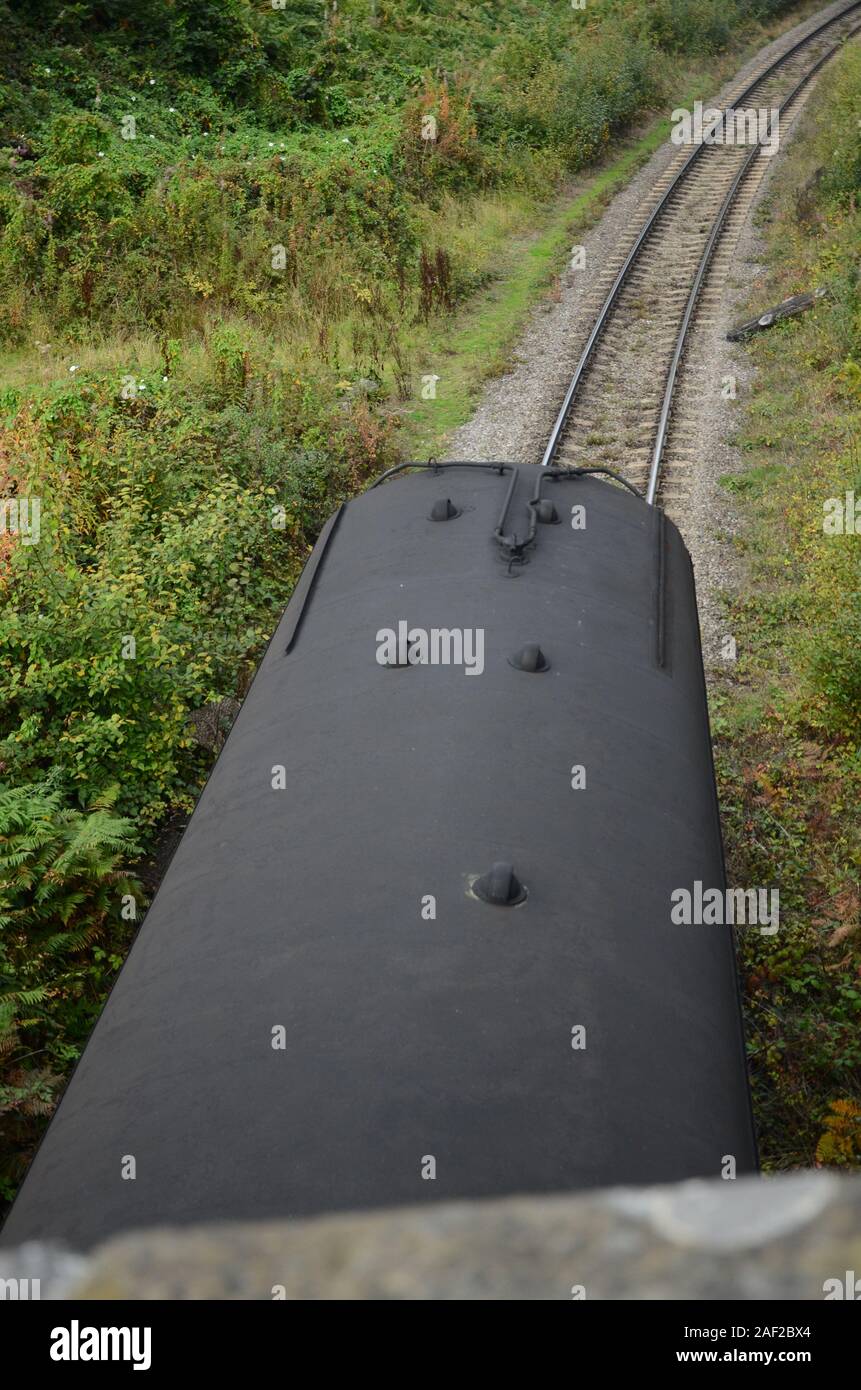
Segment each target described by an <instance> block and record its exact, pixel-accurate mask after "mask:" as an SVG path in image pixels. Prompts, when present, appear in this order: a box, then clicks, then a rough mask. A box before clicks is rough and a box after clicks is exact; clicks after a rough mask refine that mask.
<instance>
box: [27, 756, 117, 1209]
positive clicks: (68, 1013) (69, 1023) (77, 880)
mask: <svg viewBox="0 0 861 1390" xmlns="http://www.w3.org/2000/svg"><path fill="white" fill-rule="evenodd" d="M116 796H117V789H116V788H115V787H112V788H109V789H108V791H107V792H106V793H103V794H102V796H101V797H100V798H99V800H98V802H97V803H95V804H94V805H92V806H91V807H90V808H89V809H88V810H85V811H82V810H79V809H77V808H75V807H72V806H69V805H67V804H66V802H65V800H64V797H63V793H62V791H61V790H60V789H59V788H58V787H56V786H54V785H51V784H50V783H47V782H46V783H39V784H34V785H29V786H22V787H6V786H0V1115H2V1116H3V1117H4V1120H3V1131H4V1138H5V1140H6V1142H7V1143H9V1142H11V1148H12V1155H13V1158H12V1168H11V1170H10V1173H9V1181H11V1180H12V1178H13V1177H14V1176H16V1175H18V1174H19V1173H20V1170H21V1169H22V1168H23V1166H25V1164H26V1159H27V1157H28V1155H29V1152H30V1151H31V1150H32V1148H33V1145H34V1143H35V1141H36V1139H37V1138H38V1133H39V1130H40V1128H41V1125H42V1122H43V1121H44V1118H45V1117H46V1116H47V1115H49V1114H50V1113H51V1111H52V1109H53V1107H54V1105H55V1104H56V1099H57V1094H58V1091H59V1088H60V1085H61V1079H62V1073H63V1071H65V1070H66V1068H67V1066H68V1061H69V1059H70V1058H72V1059H73V1058H74V1057H75V1056H76V1055H77V1054H78V1053H79V1051H80V1048H81V1046H82V1044H83V1041H84V1037H85V1034H86V1032H87V1031H88V1029H89V1027H90V1026H91V1024H92V1022H93V1020H94V1018H95V1015H96V1013H97V1011H98V1007H99V1004H100V1002H101V1000H102V998H103V996H104V993H105V991H106V988H107V985H108V983H109V981H108V979H107V978H106V977H107V973H108V971H109V970H110V969H112V968H113V966H112V965H111V963H110V962H111V960H114V961H115V959H116V953H117V950H118V947H119V946H121V944H122V938H123V932H124V931H125V932H126V933H127V931H128V928H127V927H125V928H124V925H123V922H122V919H121V915H120V908H121V904H122V900H123V898H124V897H126V896H131V897H132V898H134V899H136V900H138V899H139V897H140V888H139V885H138V884H137V883H136V882H134V881H133V880H132V879H131V878H129V877H128V875H127V874H126V873H125V872H124V871H123V869H122V867H121V864H122V861H124V860H128V859H129V858H130V857H131V856H133V855H137V854H138V853H139V847H138V846H137V845H136V844H135V842H134V838H133V834H132V823H131V822H130V821H128V820H124V819H123V818H121V817H119V816H116V815H114V813H113V809H112V808H113V805H114V803H115V801H116ZM106 961H107V964H106V963H105V962H106ZM3 1181H5V1179H4V1178H3V1174H2V1173H0V1185H2V1182H3Z"/></svg>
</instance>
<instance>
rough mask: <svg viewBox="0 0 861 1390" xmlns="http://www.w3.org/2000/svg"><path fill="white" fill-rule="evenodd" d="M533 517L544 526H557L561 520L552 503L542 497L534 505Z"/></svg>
mask: <svg viewBox="0 0 861 1390" xmlns="http://www.w3.org/2000/svg"><path fill="white" fill-rule="evenodd" d="M535 515H536V517H537V518H538V520H539V521H541V522H543V523H544V525H545V526H558V525H559V522H560V521H561V520H562V518H561V517H560V515H559V513H558V512H557V510H556V507H555V505H554V503H553V502H551V501H550V500H549V499H548V498H546V497H542V498H541V499H540V501H538V502H536V504H535Z"/></svg>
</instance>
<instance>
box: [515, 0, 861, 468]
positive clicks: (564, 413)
mask: <svg viewBox="0 0 861 1390" xmlns="http://www.w3.org/2000/svg"><path fill="white" fill-rule="evenodd" d="M859 8H861V0H855V3H854V4H851V5H847V7H846V9H845V10H841V11H840V13H839V14H836V15H832V17H831V18H830V19H826V20H823V22H822V23H821V24H819V25H817V27H816V28H815V29H812V30H811V31H810V32H809V33H807V34H805V35H803V37H802V38H800V39H798V40H797V41H796V42H795V43H794V44H793V45H792V46H791V47H790V48H788V49H786V50H785V52H783V53H781V54H779V55H778V56H777V57H776V58H774V59H773V61H772V62H771V63H769V64H768V66H767V67H766V68H764V69H763V70H762V72H760V73H759V74H758V75H757V76H756V77H755V78H753V79H752V81H751V82H750V83H749V84H748V86H747V87H745V89H744V90H743V91H742V92H739V93H738V95H737V96H736V97H734V98H733V102H734V105H733V107H725V108H724V109H723V110H722V111H721V116H720V120H719V121H716V122H714V123H713V124H712V125H711V126H710V127H709V130H710V133H714V132H716V131H717V130H718V129H720V128H722V127H723V126H724V125H725V123H726V118H727V114H728V112H729V111H730V110H733V109H735V104H737V103H738V102H740V101H745V100H746V99H747V98H748V97H749V96H750V95H751V94H752V93H753V92H755V91H756V88H757V87H759V86H760V85H761V84H762V83H763V82H764V81H765V80H766V78H768V77H770V76H771V74H772V73H773V72H776V71H777V69H778V68H780V67H782V66H783V64H784V63H785V62H787V60H788V59H790V58H792V57H793V56H794V55H795V54H796V53H798V52H800V51H801V50H802V49H803V48H806V47H807V45H808V44H810V43H812V42H813V41H814V40H815V39H816V38H818V36H819V35H820V34H822V33H824V32H825V31H826V29H830V28H831V27H832V26H833V25H835V24H840V23H842V21H843V20H844V19H846V17H847V16H848V15H850V14H851V13H852V12H853V10H857V9H859ZM832 51H833V50H832ZM829 56H830V55H829ZM708 148H710V146H707V145H705V144H704V142H702V141H701V142H700V143H699V144H698V145H695V146H694V147H693V149H692V150H691V153H690V154H689V155H688V158H687V159H686V160H685V162H684V164H683V165H682V167H681V169H680V170H679V172H678V173H677V174H676V176H675V178H674V179H673V181H672V183H671V184H670V186H669V188H668V189H667V191H666V192H665V193H664V195H663V197H662V198H661V200H660V202H659V203H658V204H657V205H656V206H655V207H654V208H653V210H652V212H651V213H650V214H649V217H648V218H647V220H646V222H645V223H644V225H643V227H642V228H641V229H640V232H639V234H638V236H637V239H636V241H635V242H634V245H633V246H632V247H631V250H630V251H629V252H628V255H627V256H626V258H625V261H624V264H623V265H622V268H621V269H620V271H619V272H618V274H617V276H616V279H615V280H614V281H613V285H612V287H611V289H610V291H609V293H608V295H607V298H606V299H605V301H604V304H603V305H602V307H601V310H600V312H599V314H598V317H597V318H596V320H595V323H594V324H593V326H592V331H591V333H590V334H589V337H588V339H587V342H586V346H585V347H584V349H583V352H582V354H581V356H580V360H579V362H578V363H577V367H576V369H575V371H574V375H573V377H572V378H571V382H570V384H569V386H568V390H567V391H566V393H565V398H564V400H563V402H562V406H561V408H560V410H559V414H558V415H557V417H556V421H555V423H554V425H553V429H552V430H551V433H550V438H549V440H548V442H547V447H546V449H545V450H544V456H543V458H542V460H541V466H542V468H547V467H549V466H550V465H551V464H552V463H553V460H554V458H555V456H556V453H557V451H558V449H559V443H560V440H561V437H562V434H563V431H564V429H565V425H566V423H567V420H568V415H569V413H570V411H571V406H572V403H573V401H574V397H575V396H576V394H577V391H578V388H579V386H580V382H581V380H582V378H583V375H584V373H585V371H586V368H587V367H588V365H589V362H590V361H591V358H592V354H593V353H594V350H595V347H596V344H597V342H598V339H599V338H600V336H601V334H602V333H603V331H604V328H605V326H606V324H607V321H608V319H609V317H610V314H611V313H612V310H613V306H614V305H615V303H616V300H617V298H618V296H619V292H620V291H621V289H622V286H623V285H624V284H625V281H626V280H627V278H628V275H629V273H630V271H631V268H632V266H633V265H634V264H635V262H636V261H637V260H638V259H639V256H640V252H641V251H642V249H643V247H644V246H645V244H646V242H647V241H648V239H649V236H650V233H651V231H652V228H653V227H654V225H655V223H656V221H657V220H658V218H659V217H660V215H661V213H662V212H663V211H664V210H665V208H666V207H667V205H668V203H669V202H670V199H671V198H672V197H673V196H674V194H675V193H676V192H677V190H678V189H679V187H680V186H681V184H682V182H683V180H684V179H685V178H686V177H687V174H688V172H689V170H690V169H691V167H692V166H693V164H694V163H695V161H696V160H697V159H699V157H700V156H701V154H702V152H703V150H704V149H708ZM754 148H755V149H758V146H754Z"/></svg>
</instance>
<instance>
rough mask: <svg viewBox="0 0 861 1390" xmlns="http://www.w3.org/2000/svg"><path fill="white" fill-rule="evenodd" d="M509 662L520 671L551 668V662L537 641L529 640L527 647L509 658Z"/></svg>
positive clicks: (539, 670) (537, 670)
mask: <svg viewBox="0 0 861 1390" xmlns="http://www.w3.org/2000/svg"><path fill="white" fill-rule="evenodd" d="M508 664H509V665H510V666H514V667H516V669H517V670H518V671H534V672H541V671H548V670H549V669H550V662H549V661H548V660H547V657H546V656H545V655H544V653H543V651H542V650H541V648H540V647H539V645H538V643H537V642H527V644H526V646H525V647H521V648H520V651H519V652H515V654H514V656H510V657H509V658H508Z"/></svg>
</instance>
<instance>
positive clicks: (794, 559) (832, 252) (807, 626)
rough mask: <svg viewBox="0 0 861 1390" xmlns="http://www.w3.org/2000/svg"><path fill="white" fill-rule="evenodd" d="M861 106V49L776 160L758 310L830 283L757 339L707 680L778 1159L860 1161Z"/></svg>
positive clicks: (763, 1133)
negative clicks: (808, 306)
mask: <svg viewBox="0 0 861 1390" xmlns="http://www.w3.org/2000/svg"><path fill="white" fill-rule="evenodd" d="M859 117H861V52H859V51H858V46H857V45H856V46H855V47H854V49H851V50H848V51H847V52H846V54H845V55H844V56H843V57H842V58H841V59H840V60H838V61H837V62H836V63H835V64H834V66H833V68H831V69H829V70H827V72H826V75H825V76H824V77H823V79H822V80H821V84H820V86H819V88H818V90H817V92H816V93H815V95H814V97H813V98H812V99H811V103H810V106H809V108H808V110H807V112H806V113H805V117H804V127H803V128H802V130H801V131H800V133H799V136H798V138H797V139H796V141H795V142H794V145H793V147H792V149H791V151H790V152H789V153H788V154H787V156H786V158H785V163H784V166H783V167H782V168H781V169H780V170H779V171H778V172H779V178H778V179H777V180H776V186H777V191H776V192H775V194H774V195H773V196H772V197H771V199H770V200H769V202H768V204H767V205H766V208H765V215H764V219H763V220H764V226H765V236H766V244H767V247H768V252H767V270H766V273H765V275H764V277H763V278H762V279H761V280H760V281H759V282H758V283H757V285H756V287H755V289H754V292H753V295H752V297H751V300H750V309H751V312H752V313H754V312H760V311H761V310H762V309H763V308H765V307H766V306H767V305H771V304H773V303H775V302H777V301H778V300H780V299H782V298H786V297H789V296H790V295H793V294H796V293H799V292H801V291H803V290H807V289H810V288H812V287H814V286H818V285H826V286H827V287H828V289H829V292H830V297H829V299H828V300H827V302H826V301H823V302H821V303H820V304H819V305H818V306H817V307H816V308H815V309H814V310H813V311H811V312H809V313H807V314H805V315H803V316H801V317H799V318H795V319H792V320H788V321H786V322H785V323H783V324H780V325H778V326H776V327H775V328H773V329H771V330H770V331H768V332H767V333H762V334H760V335H759V336H757V337H756V338H754V339H753V340H752V341H751V345H750V353H751V355H752V358H753V362H754V364H755V367H756V375H755V379H754V382H753V387H752V396H751V399H750V400H749V401H748V402H747V404H746V406H745V409H744V417H743V423H742V424H741V427H740V434H739V439H738V442H739V444H740V445H741V447H742V449H743V450H744V452H745V454H746V455H747V458H748V464H747V466H746V468H745V469H744V470H743V471H742V472H740V473H739V474H737V475H734V476H732V477H728V478H726V479H725V480H724V481H725V483H726V485H727V486H728V487H729V488H730V489H731V490H732V491H733V492H734V494H735V495H736V497H737V498H738V500H739V503H740V506H741V508H742V512H743V515H744V516H745V517H746V525H745V527H744V531H743V536H742V538H741V540H740V541H739V548H740V550H741V551H742V554H743V559H744V564H745V567H746V571H747V579H746V582H745V584H744V585H743V586H742V589H741V592H740V594H739V595H738V596H737V597H736V598H735V600H734V601H733V602H732V603H731V606H730V612H729V620H730V627H731V631H732V633H733V635H734V637H735V638H736V643H737V650H738V662H737V668H736V669H735V671H734V673H733V678H732V680H731V681H730V680H729V679H728V678H725V679H724V680H723V681H722V682H719V683H718V686H717V689H716V691H715V692H714V694H713V710H714V732H715V735H716V760H717V768H718V776H719V782H720V791H721V801H722V806H723V817H724V833H725V837H726V848H727V856H728V868H729V873H730V875H731V877H732V879H733V880H734V881H735V882H736V883H739V884H761V885H769V886H771V887H775V888H778V889H779V891H780V930H779V933H778V935H777V936H775V937H774V938H770V939H769V938H765V937H758V936H755V935H754V934H752V933H751V934H745V935H744V940H743V943H742V948H741V949H742V968H743V983H744V992H745V1009H746V1018H747V1029H748V1042H749V1051H750V1061H751V1067H752V1077H753V1094H754V1107H755V1113H756V1119H757V1125H758V1129H759V1136H760V1144H761V1149H762V1158H763V1161H764V1164H765V1166H766V1167H768V1168H786V1167H791V1166H794V1165H810V1164H829V1165H831V1164H833V1165H837V1166H857V1165H859V1164H861V815H859V808H861V447H859V437H861V431H859V426H861V287H859V276H858V247H859V244H861V212H859V208H858V205H857V199H858V195H859V188H861V137H859V125H861V122H859ZM847 493H848V494H850V498H849V501H850V508H849V509H847ZM856 499H857V502H858V504H859V506H858V514H857V520H856V519H855V518H854V516H853V526H852V528H851V529H850V525H849V524H848V516H849V510H851V503H852V502H854V501H855V500H856ZM838 503H839V504H840V506H838ZM841 514H842V515H843V517H844V520H845V522H846V524H844V525H843V526H842V534H841V533H840V516H841ZM856 528H857V529H856Z"/></svg>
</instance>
